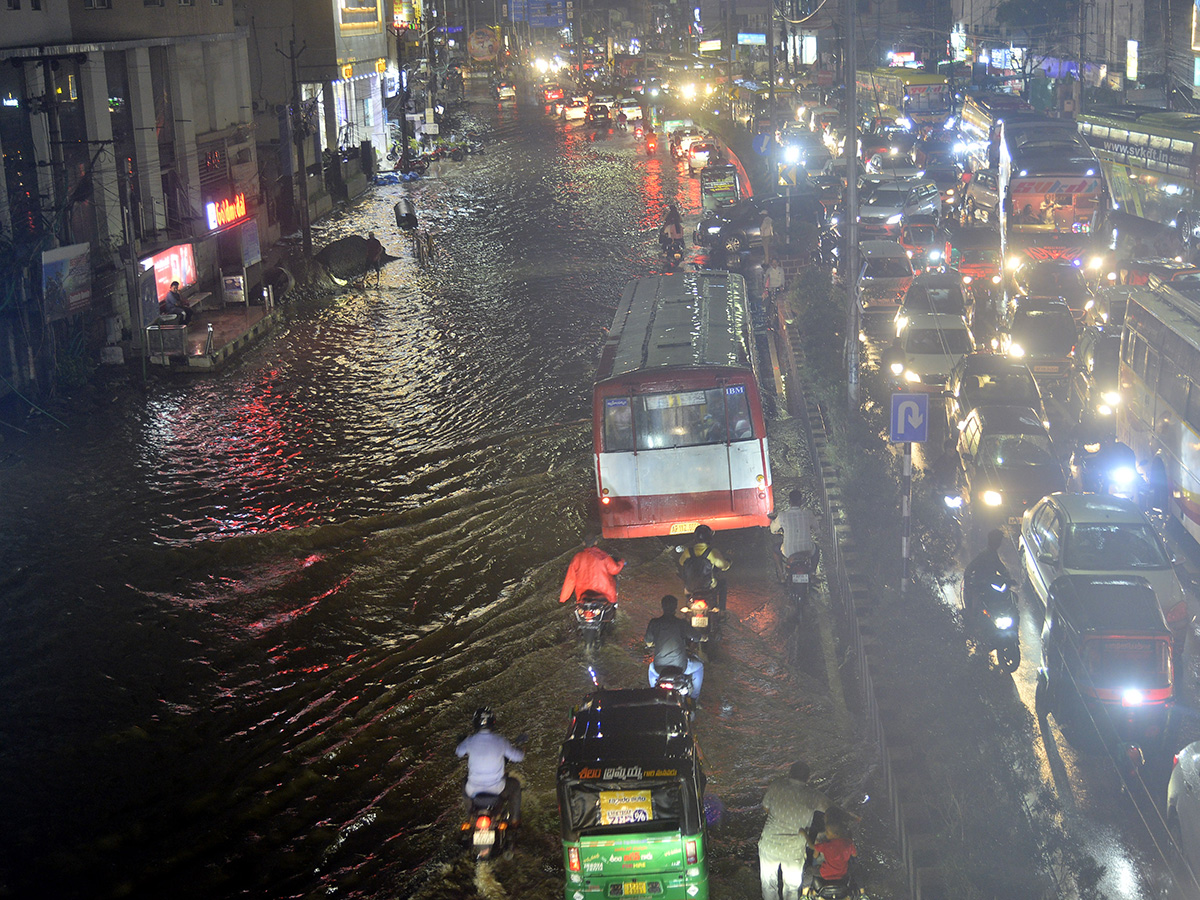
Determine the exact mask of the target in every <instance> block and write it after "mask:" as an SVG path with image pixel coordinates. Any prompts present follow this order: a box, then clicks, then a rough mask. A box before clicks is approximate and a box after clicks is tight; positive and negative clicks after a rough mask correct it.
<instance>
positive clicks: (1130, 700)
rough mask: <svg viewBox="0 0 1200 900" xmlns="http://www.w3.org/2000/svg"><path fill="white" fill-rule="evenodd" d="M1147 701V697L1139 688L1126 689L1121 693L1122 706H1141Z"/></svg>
mask: <svg viewBox="0 0 1200 900" xmlns="http://www.w3.org/2000/svg"><path fill="white" fill-rule="evenodd" d="M1145 700H1146V695H1145V694H1143V693H1142V692H1141V691H1140V690H1139V689H1138V688H1126V689H1125V690H1123V691H1121V705H1122V706H1141V705H1142V703H1144V702H1145Z"/></svg>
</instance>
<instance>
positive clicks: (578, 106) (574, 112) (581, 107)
mask: <svg viewBox="0 0 1200 900" xmlns="http://www.w3.org/2000/svg"><path fill="white" fill-rule="evenodd" d="M587 111H588V105H587V101H585V100H579V99H575V100H572V101H571V102H570V103H568V104H567V105H566V106H564V107H563V111H562V117H563V118H564V119H566V120H567V121H568V122H570V121H571V120H572V119H574V120H576V121H579V122H582V121H583V120H584V119H585V118H586V117H587Z"/></svg>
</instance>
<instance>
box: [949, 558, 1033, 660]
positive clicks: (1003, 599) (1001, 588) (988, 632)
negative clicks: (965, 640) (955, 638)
mask: <svg viewBox="0 0 1200 900" xmlns="http://www.w3.org/2000/svg"><path fill="white" fill-rule="evenodd" d="M968 591H971V592H973V593H974V596H973V601H974V602H973V603H971V604H969V605H968V604H967V602H966V595H967V592H968ZM963 618H964V620H966V625H967V629H968V632H969V633H970V634H971V636H972V637H973V639H974V641H975V646H976V647H977V648H978V649H979V650H982V651H984V652H985V653H987V654H989V655H990V654H992V653H995V654H996V665H997V666H998V667H999V669H1000V671H1001V672H1003V673H1004V674H1006V675H1011V674H1012V673H1013V672H1015V671H1017V669H1018V668H1019V667H1020V665H1021V635H1020V630H1019V628H1018V626H1019V624H1020V614H1019V612H1018V609H1017V592H1016V589H1015V588H1013V587H1011V586H1010V585H1009V584H1008V581H1007V579H1005V577H1004V574H1003V573H1002V572H995V573H993V574H992V575H991V576H989V577H985V578H983V579H982V580H981V581H979V582H978V583H976V584H974V585H969V584H966V583H964V584H963Z"/></svg>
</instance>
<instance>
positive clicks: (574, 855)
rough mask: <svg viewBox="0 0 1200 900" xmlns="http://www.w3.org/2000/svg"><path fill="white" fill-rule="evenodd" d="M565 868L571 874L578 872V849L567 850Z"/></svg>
mask: <svg viewBox="0 0 1200 900" xmlns="http://www.w3.org/2000/svg"><path fill="white" fill-rule="evenodd" d="M567 868H568V869H570V870H571V871H572V872H578V871H580V865H579V848H578V847H568V848H567Z"/></svg>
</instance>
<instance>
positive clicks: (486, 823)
mask: <svg viewBox="0 0 1200 900" xmlns="http://www.w3.org/2000/svg"><path fill="white" fill-rule="evenodd" d="M491 827H492V820H491V819H489V818H488V817H487V816H480V817H479V818H478V819H476V820H475V830H476V831H488V830H489V829H491Z"/></svg>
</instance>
